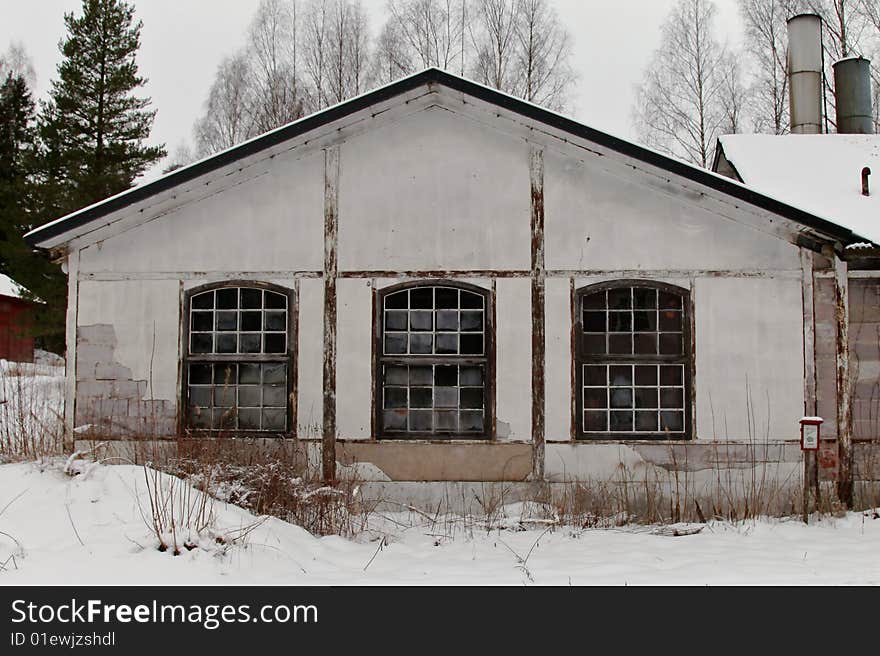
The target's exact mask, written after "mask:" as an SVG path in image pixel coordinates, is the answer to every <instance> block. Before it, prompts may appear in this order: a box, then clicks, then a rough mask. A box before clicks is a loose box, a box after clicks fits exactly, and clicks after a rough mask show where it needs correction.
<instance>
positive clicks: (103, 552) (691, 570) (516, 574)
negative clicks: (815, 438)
mask: <svg viewBox="0 0 880 656" xmlns="http://www.w3.org/2000/svg"><path fill="white" fill-rule="evenodd" d="M72 468H73V469H74V470H77V471H80V472H81V473H79V474H78V475H76V476H73V477H71V476H70V475H68V474H65V473H64V472H63V471H62V468H61V467H60V466H58V465H55V466H46V465H43V466H40V465H37V464H34V463H18V464H7V465H2V466H0V564H3V571H0V584H9V585H17V584H25V585H33V584H78V585H82V584H170V585H195V584H296V585H351V584H354V585H357V584H379V585H382V584H404V585H409V584H434V585H437V584H440V585H446V584H464V585H474V584H489V585H496V584H505V585H523V584H532V583H534V584H539V585H540V584H557V585H568V584H572V585H597V584H602V585H623V584H630V585H633V584H675V585H677V584H689V585H703V584H713V585H719V584H772V585H778V584H873V585H876V584H880V559H878V558H877V553H878V547H880V519H875V518H874V516H875V515H874V514H873V513H870V512H869V513H850V514H848V515H846V516H845V517H842V518H823V519H822V520H821V521H818V522H816V523H814V524H811V525H810V526H805V525H803V524H802V523H800V522H798V521H796V520H793V519H792V520H763V521H757V522H745V523H740V524H729V523H720V522H715V523H710V524H708V525H706V526H705V527H704V528H703V529H702V531H701V532H699V533H696V534H692V535H682V536H678V537H673V536H672V535H670V534H669V533H670V531H669V530H668V529H666V530H664V532H665V533H666V534H665V535H663V534H658V529H657V528H652V527H623V528H618V529H588V530H580V529H572V528H560V527H553V528H552V529H550V530H547V529H546V527H538V528H533V529H529V530H520V531H517V530H507V529H490V530H486V529H482V530H480V529H477V528H475V525H474V524H473V523H472V524H470V525H468V524H466V523H464V522H463V521H462V523H460V524H458V525H456V524H455V523H454V522H452V520H450V519H449V518H447V519H446V520H444V521H441V522H438V523H437V524H435V525H433V526H432V523H431V522H429V521H428V520H427V519H425V518H421V517H419V516H418V515H413V516H410V515H406V516H404V515H395V516H390V517H389V516H386V518H385V519H383V518H382V517H380V516H378V515H376V516H374V518H375V520H377V521H381V528H382V530H383V531H386V536H387V537H386V542H383V541H382V539H381V538H380V535H379V533H378V532H376V531H371V532H368V533H367V534H365V535H364V536H362V537H361V538H360V539H359V540H358V541H353V540H346V539H343V538H341V537H336V536H331V537H324V538H317V537H314V536H312V535H310V534H309V533H307V532H306V531H305V530H303V529H301V528H299V527H297V526H294V525H291V524H288V523H286V522H283V521H281V520H278V519H275V518H257V517H254V516H253V515H251V514H250V513H248V512H247V511H245V510H243V509H241V508H238V507H235V506H232V505H226V504H223V503H222V502H220V501H215V502H213V510H214V514H215V522H214V523H213V526H212V528H211V530H210V531H205V532H203V534H202V535H201V536H196V537H195V540H196V541H197V542H198V546H196V547H195V548H194V549H192V550H186V549H184V550H182V553H181V555H179V556H174V555H172V553H171V551H166V552H160V551H158V550H157V548H156V546H157V544H158V541H157V539H156V536H155V534H153V533H152V532H151V529H150V527H149V525H148V522H149V519H150V517H151V512H150V502H149V497H148V495H147V485H146V481H145V478H144V469H143V468H142V467H137V466H129V465H115V466H108V465H102V464H86V463H85V462H84V461H77V462H75V463H74V466H73V467H72ZM150 471H152V470H150ZM159 476H160V483H162V482H163V481H164V484H166V485H167V484H168V483H169V481H171V480H172V479H171V478H170V477H167V476H166V475H164V474H162V475H159ZM174 480H175V481H177V479H174ZM176 486H177V488H176V489H177V493H178V495H180V494H183V493H184V489H189V490H190V493H191V496H190V499H191V500H193V502H194V501H197V500H198V498H199V496H198V495H199V493H198V492H195V491H193V490H191V488H188V486H187V485H186V484H184V483H181V482H177V483H176ZM179 498H180V497H179ZM509 510H510V512H511V513H513V514H516V513H519V512H521V509H520V508H511V509H509ZM416 520H418V521H416ZM395 522H397V523H395ZM514 523H515V522H514ZM398 524H401V525H402V526H401V525H398ZM691 527H693V525H691ZM247 530H249V532H248V533H247V535H246V536H245V537H244V538H242V539H239V540H238V541H233V542H231V543H229V542H227V544H218V543H217V542H216V541H215V540H214V539H212V538H214V537H215V536H217V535H226V536H231V535H240V534H241V533H242V532H244V531H247ZM682 532H687V531H682ZM453 534H454V536H453ZM370 537H373V538H374V539H372V540H371V539H370ZM183 539H184V536H181V540H183ZM530 552H531V553H530ZM12 555H14V556H15V558H14V560H13V559H12V558H10V556H12Z"/></svg>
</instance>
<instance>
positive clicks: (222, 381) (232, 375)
mask: <svg viewBox="0 0 880 656" xmlns="http://www.w3.org/2000/svg"><path fill="white" fill-rule="evenodd" d="M236 380H238V367H237V366H236V365H234V364H218V365H214V384H215V385H234V384H235V381H236Z"/></svg>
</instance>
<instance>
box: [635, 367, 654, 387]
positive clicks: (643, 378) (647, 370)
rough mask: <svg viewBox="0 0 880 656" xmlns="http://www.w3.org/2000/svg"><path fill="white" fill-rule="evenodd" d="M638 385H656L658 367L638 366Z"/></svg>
mask: <svg viewBox="0 0 880 656" xmlns="http://www.w3.org/2000/svg"><path fill="white" fill-rule="evenodd" d="M635 369H636V385H656V384H657V366H656V365H653V364H652V365H636V368H635Z"/></svg>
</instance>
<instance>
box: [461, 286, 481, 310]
mask: <svg viewBox="0 0 880 656" xmlns="http://www.w3.org/2000/svg"><path fill="white" fill-rule="evenodd" d="M461 307H462V309H465V310H481V309H483V297H482V296H481V295H480V294H475V293H474V292H466V291H464V290H461Z"/></svg>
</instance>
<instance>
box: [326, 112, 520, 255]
mask: <svg viewBox="0 0 880 656" xmlns="http://www.w3.org/2000/svg"><path fill="white" fill-rule="evenodd" d="M529 212H530V193H529V170H528V145H527V144H526V142H525V141H524V140H522V139H513V138H511V137H509V136H507V135H503V134H499V133H496V132H494V131H492V130H487V129H486V128H485V126H482V125H479V124H477V123H475V122H473V121H472V120H470V119H468V118H466V117H462V116H458V115H456V114H453V113H451V112H449V111H448V110H446V109H442V108H432V109H428V110H425V111H421V112H418V113H415V114H412V115H409V116H407V117H405V118H403V119H401V120H399V121H396V122H394V123H391V124H385V125H383V126H382V127H380V128H379V129H376V130H374V131H370V132H367V133H365V134H363V135H361V136H358V137H355V138H353V139H350V140H349V141H346V142H345V144H343V147H342V150H341V154H340V175H339V269H340V271H346V270H348V271H351V270H355V271H357V270H370V269H384V270H391V271H437V270H449V269H459V270H479V269H528V267H529V248H530V246H529V244H530V238H529Z"/></svg>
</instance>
